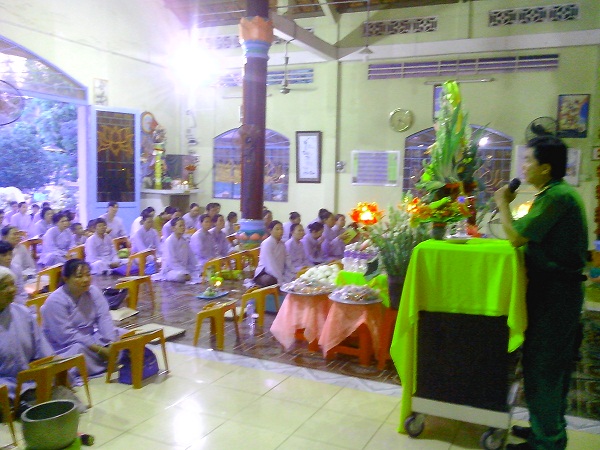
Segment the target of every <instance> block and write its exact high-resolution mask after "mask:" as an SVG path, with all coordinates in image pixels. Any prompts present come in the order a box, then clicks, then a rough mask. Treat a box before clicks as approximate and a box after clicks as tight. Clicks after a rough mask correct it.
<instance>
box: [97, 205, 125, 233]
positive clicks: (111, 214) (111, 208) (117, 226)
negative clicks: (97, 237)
mask: <svg viewBox="0 0 600 450" xmlns="http://www.w3.org/2000/svg"><path fill="white" fill-rule="evenodd" d="M117 212H119V204H118V203H117V202H108V211H107V212H106V213H104V214H102V215H101V216H100V218H102V219H104V220H105V221H106V234H108V235H109V236H110V238H111V239H114V238H118V237H121V236H126V233H125V226H124V225H123V220H122V219H121V218H120V217H118V216H117Z"/></svg>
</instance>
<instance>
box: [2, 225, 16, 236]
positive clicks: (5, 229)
mask: <svg viewBox="0 0 600 450" xmlns="http://www.w3.org/2000/svg"><path fill="white" fill-rule="evenodd" d="M13 228H14V229H15V230H16V229H17V227H13V226H12V225H6V226H5V227H4V228H2V237H6V236H8V233H10V230H12V229H13Z"/></svg>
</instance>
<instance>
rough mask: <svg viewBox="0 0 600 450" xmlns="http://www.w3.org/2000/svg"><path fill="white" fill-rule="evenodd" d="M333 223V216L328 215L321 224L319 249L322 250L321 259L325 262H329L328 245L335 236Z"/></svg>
mask: <svg viewBox="0 0 600 450" xmlns="http://www.w3.org/2000/svg"><path fill="white" fill-rule="evenodd" d="M335 222H336V220H335V214H332V213H329V215H328V216H327V218H326V219H325V222H324V223H323V242H322V243H321V249H322V250H323V258H325V260H326V261H328V260H331V256H330V255H329V245H330V244H331V241H332V240H333V239H334V238H335V236H336V234H335V231H334V230H333V227H334V225H335Z"/></svg>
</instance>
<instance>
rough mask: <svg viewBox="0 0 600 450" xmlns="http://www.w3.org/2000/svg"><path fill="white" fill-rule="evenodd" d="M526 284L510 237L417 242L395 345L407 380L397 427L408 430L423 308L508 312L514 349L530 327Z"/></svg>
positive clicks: (395, 356)
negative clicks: (461, 242) (420, 318)
mask: <svg viewBox="0 0 600 450" xmlns="http://www.w3.org/2000/svg"><path fill="white" fill-rule="evenodd" d="M525 288H526V282H525V267H524V262H523V255H522V252H521V251H520V250H519V249H515V248H513V247H512V246H511V245H510V243H509V242H508V241H505V240H499V239H472V240H470V241H468V242H467V243H465V244H458V243H453V242H449V241H436V240H428V241H425V242H423V243H421V244H419V245H418V246H417V247H416V248H415V250H414V252H413V255H412V258H411V260H410V264H409V266H408V273H407V275H406V281H405V283H404V289H403V292H402V299H401V301H400V308H399V310H398V319H397V321H396V329H395V331H394V337H393V340H392V345H391V349H390V355H391V356H392V359H393V360H394V364H395V365H396V368H397V370H398V373H399V375H400V381H401V383H402V403H401V406H400V427H399V430H398V431H400V432H401V433H404V432H405V430H404V421H405V419H406V418H407V417H408V416H409V415H410V414H411V413H412V411H411V407H412V396H413V394H414V393H415V390H416V352H417V322H418V319H419V311H429V312H449V313H461V314H478V315H487V316H507V317H508V319H507V325H508V327H509V341H508V351H509V352H510V351H514V350H516V349H517V348H518V347H519V346H520V345H521V343H522V342H523V338H524V332H525V329H526V328H527V310H526V307H525Z"/></svg>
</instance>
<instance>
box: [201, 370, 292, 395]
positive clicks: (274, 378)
mask: <svg viewBox="0 0 600 450" xmlns="http://www.w3.org/2000/svg"><path fill="white" fill-rule="evenodd" d="M286 378H287V375H282V374H278V373H272V372H268V371H266V370H258V369H250V368H246V367H240V368H239V369H237V370H235V371H234V372H230V373H228V374H227V375H225V376H224V377H222V378H219V379H218V380H217V381H215V382H214V383H213V385H215V386H221V387H228V388H231V389H237V390H241V391H244V392H248V393H252V394H258V395H263V394H265V393H267V392H268V391H270V390H271V389H273V388H274V387H275V386H277V385H278V384H279V383H281V382H282V381H283V380H285V379H286Z"/></svg>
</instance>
